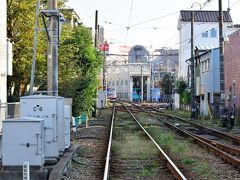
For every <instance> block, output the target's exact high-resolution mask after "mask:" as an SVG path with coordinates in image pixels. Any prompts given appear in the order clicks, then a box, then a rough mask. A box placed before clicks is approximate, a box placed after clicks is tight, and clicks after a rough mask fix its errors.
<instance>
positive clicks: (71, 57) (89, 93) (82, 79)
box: [59, 26, 102, 116]
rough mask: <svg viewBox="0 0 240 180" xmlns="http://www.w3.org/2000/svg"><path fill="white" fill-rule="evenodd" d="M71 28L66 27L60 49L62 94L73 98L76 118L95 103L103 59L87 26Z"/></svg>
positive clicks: (60, 84) (60, 85)
mask: <svg viewBox="0 0 240 180" xmlns="http://www.w3.org/2000/svg"><path fill="white" fill-rule="evenodd" d="M69 29H71V28H69V26H66V27H64V31H63V34H62V43H61V46H60V49H59V93H60V94H61V95H62V96H65V97H73V115H75V116H77V115H79V114H80V113H81V112H84V111H90V110H91V107H92V106H93V105H94V103H95V99H96V93H97V86H98V83H99V82H98V78H97V77H98V74H99V71H100V67H101V65H102V60H101V59H102V58H101V56H100V54H99V53H98V52H97V51H96V49H95V48H94V47H93V43H92V38H91V34H90V32H89V30H88V29H87V28H86V27H84V26H78V27H76V28H74V29H73V30H72V32H69V31H70V30H69ZM70 87H71V88H70Z"/></svg>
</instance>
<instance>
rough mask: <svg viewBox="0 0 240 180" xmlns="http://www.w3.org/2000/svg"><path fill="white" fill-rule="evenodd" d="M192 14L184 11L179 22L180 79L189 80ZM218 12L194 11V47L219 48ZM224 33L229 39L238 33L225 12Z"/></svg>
mask: <svg viewBox="0 0 240 180" xmlns="http://www.w3.org/2000/svg"><path fill="white" fill-rule="evenodd" d="M192 12H193V11H187V10H182V11H180V16H179V20H178V27H177V28H178V30H179V37H180V39H179V70H178V77H183V78H185V79H187V73H188V64H187V63H186V60H188V59H189V58H190V57H191V19H192ZM218 16H219V14H218V11H194V24H193V29H194V38H193V39H194V47H196V46H203V47H208V46H209V45H213V46H214V47H218V46H219V21H218ZM223 16H224V18H223V19H224V22H223V33H224V37H227V36H228V35H229V34H231V33H232V32H234V31H236V28H234V26H233V22H232V18H231V16H230V13H229V12H228V11H224V12H223Z"/></svg>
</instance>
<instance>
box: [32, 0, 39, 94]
mask: <svg viewBox="0 0 240 180" xmlns="http://www.w3.org/2000/svg"><path fill="white" fill-rule="evenodd" d="M39 8H40V0H38V1H37V4H36V22H35V29H34V45H33V60H32V70H31V81H30V94H31V95H32V94H33V85H34V78H35V67H36V56H37V34H38V17H39Z"/></svg>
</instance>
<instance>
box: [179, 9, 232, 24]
mask: <svg viewBox="0 0 240 180" xmlns="http://www.w3.org/2000/svg"><path fill="white" fill-rule="evenodd" d="M191 16H192V11H186V10H182V11H180V20H181V21H183V22H189V21H191ZM218 17H219V12H218V11H200V10H199V11H194V21H195V22H218ZM223 17H224V18H223V21H224V22H232V18H231V15H230V13H229V12H228V11H223Z"/></svg>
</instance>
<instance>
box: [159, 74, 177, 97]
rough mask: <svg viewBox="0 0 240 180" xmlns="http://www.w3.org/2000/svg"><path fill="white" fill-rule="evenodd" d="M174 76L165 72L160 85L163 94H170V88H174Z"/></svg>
mask: <svg viewBox="0 0 240 180" xmlns="http://www.w3.org/2000/svg"><path fill="white" fill-rule="evenodd" d="M173 83H174V78H173V76H171V74H169V73H168V74H165V76H164V77H163V80H162V82H161V87H162V89H163V92H164V94H172V90H173V88H174V84H173Z"/></svg>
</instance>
